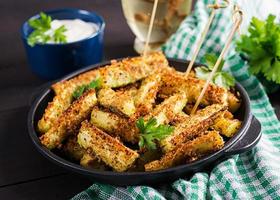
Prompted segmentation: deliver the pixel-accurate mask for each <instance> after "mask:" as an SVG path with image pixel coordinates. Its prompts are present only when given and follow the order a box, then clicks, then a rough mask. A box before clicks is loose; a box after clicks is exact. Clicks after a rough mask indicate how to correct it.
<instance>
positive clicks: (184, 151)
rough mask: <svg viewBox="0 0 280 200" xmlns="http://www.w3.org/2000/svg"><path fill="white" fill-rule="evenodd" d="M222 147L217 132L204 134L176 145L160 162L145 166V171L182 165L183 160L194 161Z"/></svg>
mask: <svg viewBox="0 0 280 200" xmlns="http://www.w3.org/2000/svg"><path fill="white" fill-rule="evenodd" d="M223 146H224V141H223V138H222V137H221V136H220V135H219V132H217V131H209V132H206V134H205V135H201V136H200V137H198V138H196V139H194V140H192V141H189V142H187V143H184V144H180V145H178V146H177V147H176V148H175V149H173V150H172V151H169V152H167V153H166V154H165V155H164V156H163V157H162V158H161V159H160V160H155V161H152V162H150V163H148V164H146V165H145V171H157V170H161V169H166V168H169V167H173V166H175V165H179V164H183V163H184V162H185V160H192V161H194V160H195V159H197V158H198V157H200V156H201V155H204V154H206V153H209V152H213V151H217V150H219V149H221V148H222V147H223Z"/></svg>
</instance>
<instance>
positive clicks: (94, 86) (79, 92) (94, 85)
mask: <svg viewBox="0 0 280 200" xmlns="http://www.w3.org/2000/svg"><path fill="white" fill-rule="evenodd" d="M101 84H102V81H101V79H99V78H97V79H96V80H94V81H92V82H90V83H89V84H87V85H81V86H79V87H78V88H77V89H76V90H75V91H74V92H73V94H72V96H73V98H74V99H78V98H79V97H80V96H82V95H83V93H84V92H86V91H87V90H89V89H99V88H100V87H101Z"/></svg>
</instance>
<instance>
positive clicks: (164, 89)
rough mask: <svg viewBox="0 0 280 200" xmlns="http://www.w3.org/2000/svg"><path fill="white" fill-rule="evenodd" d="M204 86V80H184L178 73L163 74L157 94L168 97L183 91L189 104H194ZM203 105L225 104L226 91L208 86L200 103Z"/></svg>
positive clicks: (211, 85)
mask: <svg viewBox="0 0 280 200" xmlns="http://www.w3.org/2000/svg"><path fill="white" fill-rule="evenodd" d="M204 84H205V81H204V80H200V79H197V78H192V77H189V78H185V77H184V76H183V75H181V74H179V73H171V72H168V73H164V74H163V75H162V86H161V88H160V91H159V93H160V94H161V95H163V96H170V95H171V94H173V93H176V92H179V91H185V92H186V93H187V98H188V102H189V103H195V102H196V100H197V99H198V96H199V94H200V92H201V91H202V88H203V86H204ZM201 104H203V105H206V106H207V105H211V104H227V91H226V90H225V89H224V88H221V87H218V86H216V85H214V84H209V86H208V88H207V90H206V92H205V95H204V97H203V99H202V101H201Z"/></svg>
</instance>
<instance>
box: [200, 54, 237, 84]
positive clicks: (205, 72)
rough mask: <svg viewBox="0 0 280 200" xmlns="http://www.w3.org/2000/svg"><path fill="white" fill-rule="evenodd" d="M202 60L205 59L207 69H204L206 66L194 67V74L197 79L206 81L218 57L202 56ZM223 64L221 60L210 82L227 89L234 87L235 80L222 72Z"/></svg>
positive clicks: (211, 55)
mask: <svg viewBox="0 0 280 200" xmlns="http://www.w3.org/2000/svg"><path fill="white" fill-rule="evenodd" d="M204 59H205V63H206V64H207V66H208V67H206V66H201V67H196V68H195V72H196V77H197V78H200V79H203V80H206V79H207V78H208V77H209V75H210V73H211V71H212V69H213V67H214V65H215V63H216V61H217V59H218V57H217V56H216V55H214V54H206V55H205V56H204ZM224 63H225V61H224V60H222V61H221V63H220V65H219V67H218V70H217V72H216V73H215V75H214V77H213V80H212V82H213V83H215V84H216V85H218V86H221V87H224V88H226V89H229V88H230V87H231V86H234V84H235V79H234V77H233V76H232V75H231V74H229V73H227V72H225V71H222V69H223V66H224Z"/></svg>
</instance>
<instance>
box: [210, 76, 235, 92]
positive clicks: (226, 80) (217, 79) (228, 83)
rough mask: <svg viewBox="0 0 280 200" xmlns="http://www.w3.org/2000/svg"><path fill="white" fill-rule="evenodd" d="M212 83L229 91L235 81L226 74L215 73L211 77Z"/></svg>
mask: <svg viewBox="0 0 280 200" xmlns="http://www.w3.org/2000/svg"><path fill="white" fill-rule="evenodd" d="M213 79H214V80H213V82H214V83H215V84H216V85H218V86H220V87H224V88H226V89H229V88H230V87H232V86H234V83H235V79H234V78H233V77H232V76H231V75H230V74H228V73H226V72H217V73H216V74H215V75H214V77H213Z"/></svg>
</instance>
